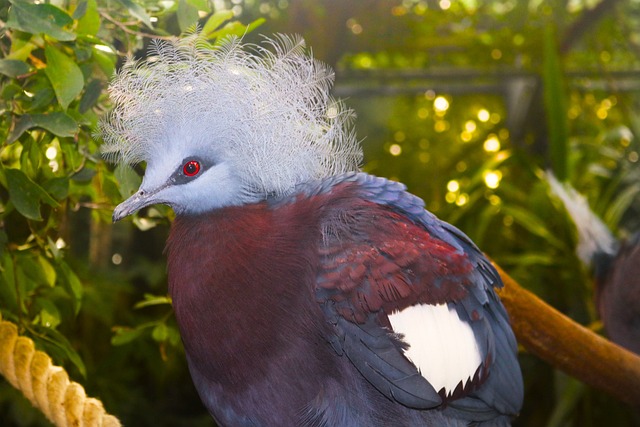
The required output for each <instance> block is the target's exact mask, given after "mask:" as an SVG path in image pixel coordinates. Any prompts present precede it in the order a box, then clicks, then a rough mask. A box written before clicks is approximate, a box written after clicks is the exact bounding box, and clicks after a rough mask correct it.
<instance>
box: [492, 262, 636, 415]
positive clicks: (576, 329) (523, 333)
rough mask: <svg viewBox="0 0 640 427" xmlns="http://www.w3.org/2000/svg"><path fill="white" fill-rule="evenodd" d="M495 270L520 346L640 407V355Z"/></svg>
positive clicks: (501, 271)
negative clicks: (575, 320)
mask: <svg viewBox="0 0 640 427" xmlns="http://www.w3.org/2000/svg"><path fill="white" fill-rule="evenodd" d="M494 266H495V267H496V268H497V269H498V272H499V273H500V276H501V277H502V281H503V282H504V288H502V289H500V290H499V291H498V294H499V295H500V298H501V299H502V302H503V303H504V306H505V307H506V309H507V312H508V313H509V317H510V318H511V325H512V327H513V331H514V332H515V334H516V338H517V339H518V342H519V343H520V344H522V345H523V346H524V347H525V348H526V349H527V350H528V351H530V352H531V353H532V354H534V355H536V356H538V357H540V358H541V359H543V360H544V361H546V362H548V363H549V364H551V365H552V366H555V367H557V368H558V369H561V370H562V371H564V372H566V373H567V374H569V375H571V376H572V377H575V378H577V379H578V380H580V381H582V382H584V383H585V384H587V385H590V386H592V387H594V388H597V389H599V390H603V391H605V392H607V393H609V394H611V395H613V396H614V397H616V398H617V399H620V400H621V401H623V402H626V403H628V404H630V405H632V406H633V407H636V408H640V356H638V355H636V354H635V353H632V352H630V351H628V350H626V349H624V348H622V347H620V346H618V345H616V344H614V343H612V342H611V341H608V340H606V339H604V338H603V337H601V336H600V335H598V334H596V333H594V332H592V331H591V330H589V329H587V328H585V327H584V326H582V325H580V324H578V323H576V322H574V321H573V320H571V319H570V318H568V317H567V316H565V315H564V314H562V313H560V312H559V311H557V310H556V309H554V308H553V307H551V306H549V305H548V304H546V303H545V302H544V301H542V300H541V299H540V298H538V297H537V296H536V295H534V294H533V293H531V292H529V291H527V290H526V289H523V288H522V287H521V286H520V285H518V283H517V282H516V281H515V280H513V279H512V278H511V277H510V276H509V275H508V274H507V273H505V272H504V271H503V270H502V269H501V268H500V267H499V266H498V265H496V264H495V263H494Z"/></svg>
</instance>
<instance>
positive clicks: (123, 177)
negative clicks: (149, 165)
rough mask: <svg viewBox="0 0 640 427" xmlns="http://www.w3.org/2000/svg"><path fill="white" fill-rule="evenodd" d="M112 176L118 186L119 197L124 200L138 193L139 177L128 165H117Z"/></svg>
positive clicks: (140, 180)
mask: <svg viewBox="0 0 640 427" xmlns="http://www.w3.org/2000/svg"><path fill="white" fill-rule="evenodd" d="M113 174H114V176H115V177H116V180H117V181H118V183H119V184H120V187H119V190H120V195H121V196H122V197H123V198H125V199H126V198H128V197H129V196H131V195H132V194H133V193H135V192H136V191H138V188H139V187H140V184H142V178H140V175H138V174H137V173H136V171H134V170H133V168H132V167H131V166H129V165H125V164H123V163H120V164H118V166H116V169H115V170H114V172H113Z"/></svg>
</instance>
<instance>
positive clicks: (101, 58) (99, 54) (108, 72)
mask: <svg viewBox="0 0 640 427" xmlns="http://www.w3.org/2000/svg"><path fill="white" fill-rule="evenodd" d="M92 51H93V59H94V60H95V61H96V63H97V64H98V66H99V67H100V69H101V70H102V72H103V73H104V75H105V76H106V77H108V78H111V77H112V76H113V74H114V73H115V71H116V56H115V55H114V54H111V53H107V52H105V51H103V50H100V49H97V48H96V47H95V46H94V47H93V49H92Z"/></svg>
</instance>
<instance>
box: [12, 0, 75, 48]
mask: <svg viewBox="0 0 640 427" xmlns="http://www.w3.org/2000/svg"><path fill="white" fill-rule="evenodd" d="M9 1H10V2H11V4H12V7H11V8H9V19H8V20H7V26H8V27H9V28H15V29H17V30H21V31H25V32H27V33H32V34H40V33H44V34H46V35H48V36H49V37H52V38H54V39H56V40H61V41H71V40H74V39H75V38H76V35H75V34H74V33H73V32H71V31H68V30H66V29H65V28H64V27H65V26H67V25H71V24H72V23H73V19H71V17H70V16H69V15H68V14H67V13H66V12H65V11H63V10H62V9H60V8H58V7H56V6H53V5H51V4H47V3H29V2H27V1H25V0H9Z"/></svg>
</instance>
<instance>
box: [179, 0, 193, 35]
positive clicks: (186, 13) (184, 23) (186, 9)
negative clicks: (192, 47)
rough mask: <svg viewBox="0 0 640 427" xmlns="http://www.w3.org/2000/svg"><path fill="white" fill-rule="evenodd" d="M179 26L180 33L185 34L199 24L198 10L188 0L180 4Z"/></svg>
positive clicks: (181, 0) (183, 0)
mask: <svg viewBox="0 0 640 427" xmlns="http://www.w3.org/2000/svg"><path fill="white" fill-rule="evenodd" d="M177 16H178V25H179V26H180V31H182V32H185V31H187V30H189V29H191V28H193V26H194V25H195V24H196V23H197V22H198V9H196V8H195V7H193V6H191V5H190V4H189V3H188V2H187V1H186V0H180V1H179V2H178V12H177Z"/></svg>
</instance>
